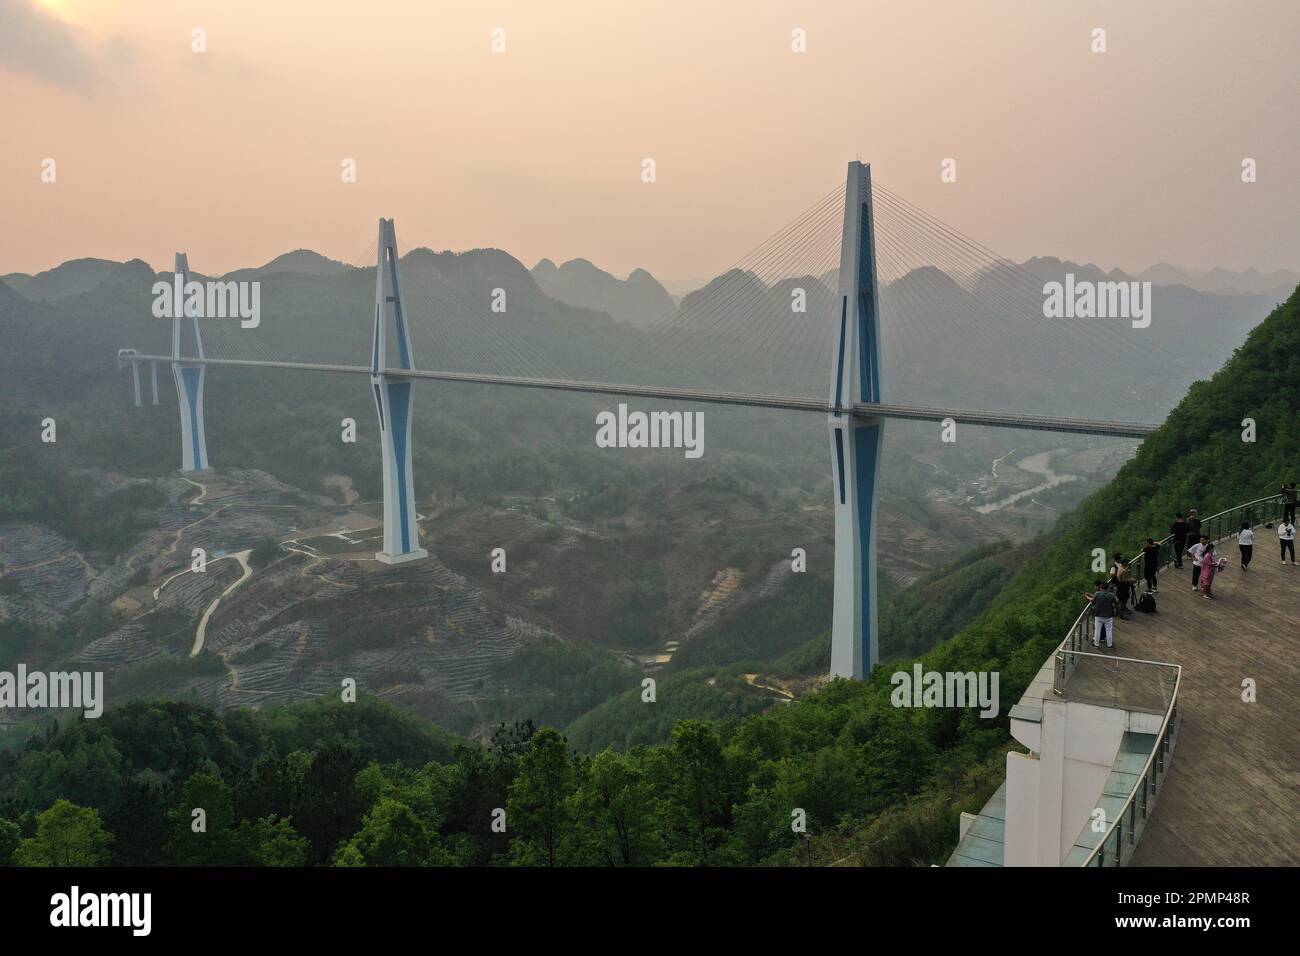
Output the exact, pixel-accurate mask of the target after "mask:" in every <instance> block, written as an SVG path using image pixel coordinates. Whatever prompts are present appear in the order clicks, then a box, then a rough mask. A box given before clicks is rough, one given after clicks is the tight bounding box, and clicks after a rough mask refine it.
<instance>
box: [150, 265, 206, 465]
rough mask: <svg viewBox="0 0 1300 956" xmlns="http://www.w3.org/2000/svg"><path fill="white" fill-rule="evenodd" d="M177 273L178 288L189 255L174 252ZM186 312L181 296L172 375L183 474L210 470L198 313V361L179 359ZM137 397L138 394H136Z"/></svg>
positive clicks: (175, 309) (175, 307)
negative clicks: (204, 412)
mask: <svg viewBox="0 0 1300 956" xmlns="http://www.w3.org/2000/svg"><path fill="white" fill-rule="evenodd" d="M176 274H177V275H179V276H180V277H181V289H182V290H184V288H185V286H186V285H188V284H189V281H190V263H189V257H188V256H186V255H185V253H183V252H178V253H176ZM184 312H185V299H184V295H183V294H182V295H181V296H180V299H179V301H176V302H173V303H172V378H173V379H175V381H176V398H177V404H178V405H179V406H180V414H181V471H182V472H184V473H186V474H192V473H194V472H202V471H210V470H211V469H210V468H209V466H208V442H207V436H206V432H205V430H204V425H203V381H204V376H205V372H206V369H205V366H204V365H203V364H202V362H203V336H202V335H201V334H200V332H199V319H198V316H197V315H194V316H190V320H191V322H192V323H193V332H194V350H195V355H194V357H195V358H197V359H198V360H199V361H198V362H197V363H196V362H185V361H184V360H182V358H181V328H182V322H181V318H182V315H183V313H184ZM137 398H138V396H137Z"/></svg>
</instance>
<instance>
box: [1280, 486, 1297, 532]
mask: <svg viewBox="0 0 1300 956" xmlns="http://www.w3.org/2000/svg"><path fill="white" fill-rule="evenodd" d="M1295 504H1296V486H1295V482H1294V481H1293V482H1291V484H1289V485H1283V486H1282V520H1283V521H1285V522H1286V523H1287V524H1295Z"/></svg>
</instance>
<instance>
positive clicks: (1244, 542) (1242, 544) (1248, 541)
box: [1237, 521, 1255, 571]
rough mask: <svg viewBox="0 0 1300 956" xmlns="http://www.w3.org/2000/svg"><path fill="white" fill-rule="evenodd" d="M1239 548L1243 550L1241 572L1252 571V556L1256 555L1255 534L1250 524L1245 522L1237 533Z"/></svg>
mask: <svg viewBox="0 0 1300 956" xmlns="http://www.w3.org/2000/svg"><path fill="white" fill-rule="evenodd" d="M1237 547H1238V548H1240V549H1241V570H1243V571H1249V570H1250V556H1251V555H1252V554H1254V553H1255V532H1253V531H1251V530H1250V522H1248V521H1247V522H1243V523H1242V526H1241V530H1240V531H1238V532H1237Z"/></svg>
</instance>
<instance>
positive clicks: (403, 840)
mask: <svg viewBox="0 0 1300 956" xmlns="http://www.w3.org/2000/svg"><path fill="white" fill-rule="evenodd" d="M358 861H359V862H358ZM335 862H336V865H340V866H359V865H364V866H426V865H429V864H433V865H440V866H445V865H448V864H449V863H450V862H451V858H450V856H448V855H447V853H446V852H445V851H443V850H441V849H440V848H438V847H437V846H435V842H434V835H433V834H432V833H430V832H429V829H428V828H427V827H426V826H425V825H424V822H423V821H422V820H421V819H420V818H419V817H418V816H417V815H416V814H415V812H414V811H413V810H412V809H411V808H410V807H408V806H407V805H406V804H404V803H402V802H401V801H399V800H394V799H393V798H391V797H380V798H379V801H378V802H377V803H376V804H375V806H374V808H373V809H371V811H370V812H369V813H367V814H366V816H365V819H364V820H363V821H362V824H361V829H360V831H358V832H357V834H356V836H354V837H353V838H352V839H351V840H349V841H348V842H347V843H345V844H344V845H343V846H342V847H340V849H339V851H338V853H336V854H335Z"/></svg>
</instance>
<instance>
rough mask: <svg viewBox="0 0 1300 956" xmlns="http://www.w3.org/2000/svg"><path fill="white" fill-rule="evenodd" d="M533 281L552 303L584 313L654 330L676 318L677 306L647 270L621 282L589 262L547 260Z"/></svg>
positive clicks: (541, 263)
mask: <svg viewBox="0 0 1300 956" xmlns="http://www.w3.org/2000/svg"><path fill="white" fill-rule="evenodd" d="M532 273H533V279H534V280H535V281H536V282H537V285H538V286H539V287H540V288H541V290H542V291H543V292H545V293H546V294H547V295H549V296H550V297H551V298H552V299H558V300H559V301H561V302H565V303H567V304H569V305H576V306H578V307H580V308H583V309H594V310H595V311H597V312H604V313H606V314H607V315H609V316H610V317H611V318H614V319H617V320H618V321H620V322H627V323H629V324H631V325H635V326H638V327H639V328H652V327H654V326H656V325H661V324H663V323H665V322H667V321H668V320H669V319H671V318H672V317H673V313H674V312H676V311H677V305H676V303H675V302H674V300H673V297H672V296H671V295H669V294H668V290H666V289H665V288H664V287H663V285H661V284H660V282H659V280H657V279H656V278H655V277H654V276H652V275H651V274H650V273H649V272H646V270H644V269H635V270H633V271H632V273H631V275H629V276H628V277H627V278H626V279H619V278H617V277H616V276H612V275H610V274H609V273H608V272H605V271H604V270H603V269H598V268H596V267H595V266H594V265H592V264H591V263H590V262H588V261H587V260H586V259H570V260H569V261H568V262H566V263H565V264H564V265H562V266H557V265H556V264H555V263H554V262H552V261H551V260H550V259H543V260H542V261H541V262H539V263H537V265H535V266H533V269H532Z"/></svg>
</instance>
